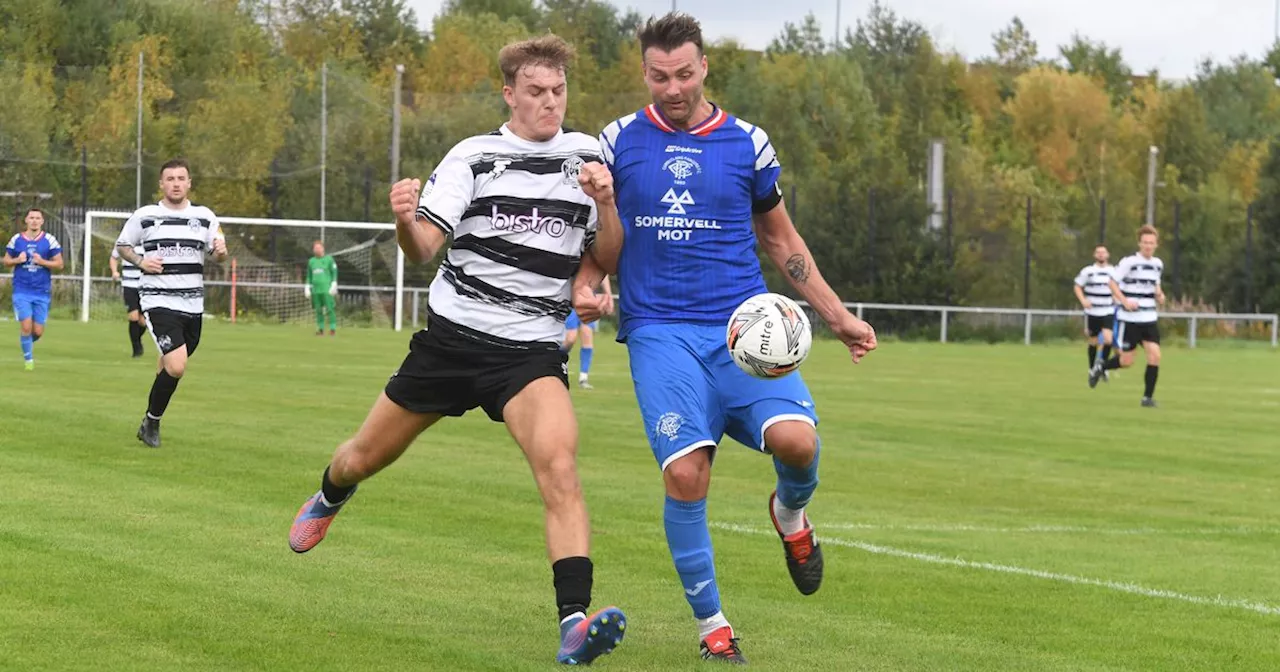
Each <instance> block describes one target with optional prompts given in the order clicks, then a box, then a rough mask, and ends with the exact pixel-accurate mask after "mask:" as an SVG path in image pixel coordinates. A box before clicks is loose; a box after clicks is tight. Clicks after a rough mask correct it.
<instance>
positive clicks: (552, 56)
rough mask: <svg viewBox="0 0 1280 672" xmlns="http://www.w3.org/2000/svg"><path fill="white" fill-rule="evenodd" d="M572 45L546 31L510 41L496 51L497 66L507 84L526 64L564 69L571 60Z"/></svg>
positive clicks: (513, 82)
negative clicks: (542, 33) (537, 35)
mask: <svg viewBox="0 0 1280 672" xmlns="http://www.w3.org/2000/svg"><path fill="white" fill-rule="evenodd" d="M574 53H575V52H574V49H573V45H571V44H569V43H568V42H565V41H564V38H562V37H560V36H559V35H554V34H552V33H547V34H546V35H543V36H542V37H534V38H531V39H528V40H522V41H520V42H512V43H511V44H508V45H507V46H505V47H503V48H502V51H499V52H498V67H499V68H501V69H502V81H503V83H505V84H506V85H507V86H512V85H514V84H515V83H516V73H518V72H520V70H521V69H523V68H526V67H528V66H531V65H533V66H536V65H542V66H546V67H548V68H551V69H552V70H564V69H565V68H566V67H567V66H568V65H569V61H571V60H573V55H574Z"/></svg>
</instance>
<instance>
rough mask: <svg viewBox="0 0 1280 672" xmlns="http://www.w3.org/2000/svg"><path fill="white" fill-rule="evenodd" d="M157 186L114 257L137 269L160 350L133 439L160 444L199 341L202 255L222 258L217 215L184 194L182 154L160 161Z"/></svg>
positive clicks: (186, 177) (187, 174)
mask: <svg viewBox="0 0 1280 672" xmlns="http://www.w3.org/2000/svg"><path fill="white" fill-rule="evenodd" d="M160 190H161V191H162V192H163V193H164V198H163V199H161V200H160V202H159V203H153V204H150V205H144V206H142V207H141V208H139V209H138V210H137V211H136V212H134V213H133V215H132V216H131V217H129V220H128V221H127V222H125V224H124V228H123V229H122V230H121V231H120V238H119V239H118V240H117V241H116V251H117V252H119V254H120V258H121V259H124V260H125V261H128V262H129V263H131V264H135V265H137V266H138V268H141V269H142V273H143V275H142V278H141V279H139V281H138V295H139V301H140V303H141V304H142V316H143V318H145V319H146V321H147V329H148V330H149V331H150V332H151V338H152V340H154V341H155V344H156V349H157V350H159V351H160V361H159V363H158V366H157V369H158V371H157V372H156V378H155V381H154V382H153V383H152V384H151V394H150V395H149V396H148V398H147V413H146V415H145V416H143V418H142V424H141V426H139V427H138V440H139V441H141V442H143V443H145V444H147V445H148V446H151V447H152V448H159V447H160V418H161V417H163V416H164V412H165V409H167V408H168V407H169V400H170V399H172V398H173V393H174V392H175V391H177V389H178V381H179V380H181V379H182V376H183V374H184V373H186V371H187V358H188V357H190V356H191V355H193V354H195V351H196V347H197V346H199V345H200V331H201V326H202V324H203V320H204V260H205V257H206V256H209V255H212V256H213V257H214V259H216V260H217V261H223V260H224V259H226V258H227V241H226V240H225V239H224V238H223V237H222V229H221V227H220V226H219V225H218V218H217V216H216V215H214V214H213V211H212V210H210V209H209V208H206V207H204V206H203V205H196V204H194V203H192V202H191V201H189V200H187V194H188V193H189V192H190V191H191V170H190V168H188V167H187V162H186V161H184V160H182V159H172V160H170V161H167V162H165V164H164V165H163V166H161V167H160ZM138 248H141V249H142V251H143V252H142V255H139V254H138V253H137V251H136V250H137V249H138Z"/></svg>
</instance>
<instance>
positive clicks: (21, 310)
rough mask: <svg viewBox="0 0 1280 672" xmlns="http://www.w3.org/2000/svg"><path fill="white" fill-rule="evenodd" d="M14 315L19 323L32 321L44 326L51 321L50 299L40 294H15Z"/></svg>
mask: <svg viewBox="0 0 1280 672" xmlns="http://www.w3.org/2000/svg"><path fill="white" fill-rule="evenodd" d="M13 315H14V317H16V318H18V321H19V322H21V321H23V320H31V321H32V322H35V323H36V324H44V323H45V322H47V321H48V320H49V297H48V296H42V295H39V294H14V295H13Z"/></svg>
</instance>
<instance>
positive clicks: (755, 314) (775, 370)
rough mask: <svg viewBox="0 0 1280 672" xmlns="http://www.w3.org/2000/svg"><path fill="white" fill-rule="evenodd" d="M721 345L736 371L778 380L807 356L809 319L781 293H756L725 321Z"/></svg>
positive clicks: (809, 342)
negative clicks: (725, 349) (727, 352)
mask: <svg viewBox="0 0 1280 672" xmlns="http://www.w3.org/2000/svg"><path fill="white" fill-rule="evenodd" d="M725 343H726V344H727V345H728V346H729V354H730V355H732V356H733V363H734V364H737V365H738V368H740V369H742V370H743V371H746V372H747V373H749V374H751V375H753V376H755V377H756V378H781V377H782V376H785V375H787V374H788V373H791V372H792V371H795V370H796V369H798V368H800V364H801V363H802V362H804V358H805V357H808V356H809V348H810V346H812V345H813V333H812V331H811V330H810V327H809V318H808V317H807V316H806V315H805V314H804V311H803V310H801V309H800V306H798V305H796V302H795V301H792V300H791V299H788V298H787V297H785V296H782V295H781V294H757V295H755V296H753V297H751V298H749V299H747V300H746V301H743V302H742V305H740V306H738V309H737V310H735V311H733V315H732V316H731V317H730V318H729V327H728V329H727V331H726V332H725Z"/></svg>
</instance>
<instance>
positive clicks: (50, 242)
mask: <svg viewBox="0 0 1280 672" xmlns="http://www.w3.org/2000/svg"><path fill="white" fill-rule="evenodd" d="M4 251H5V253H7V254H8V255H9V256H11V257H16V256H18V255H19V254H22V253H24V252H25V253H26V255H27V261H26V263H23V264H19V265H17V266H14V267H13V293H14V294H15V295H18V294H21V295H32V294H34V295H39V296H44V295H48V294H50V293H52V291H53V272H52V271H50V270H49V269H47V268H45V267H44V266H40V265H39V264H37V263H36V262H35V261H34V259H33V255H36V254H38V255H40V257H41V258H42V259H44V260H46V261H50V260H52V259H53V258H54V257H56V256H58V255H59V254H62V245H61V244H60V243H58V239H57V238H54V237H53V234H50V233H48V232H45V231H41V232H40V234H39V235H37V236H36V237H35V239H34V240H32V239H29V238H27V235H26V234H25V233H16V234H14V236H13V237H12V238H10V239H9V244H8V245H6V246H5V249H4Z"/></svg>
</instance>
